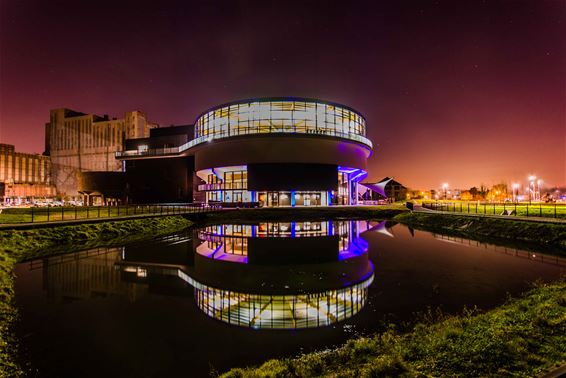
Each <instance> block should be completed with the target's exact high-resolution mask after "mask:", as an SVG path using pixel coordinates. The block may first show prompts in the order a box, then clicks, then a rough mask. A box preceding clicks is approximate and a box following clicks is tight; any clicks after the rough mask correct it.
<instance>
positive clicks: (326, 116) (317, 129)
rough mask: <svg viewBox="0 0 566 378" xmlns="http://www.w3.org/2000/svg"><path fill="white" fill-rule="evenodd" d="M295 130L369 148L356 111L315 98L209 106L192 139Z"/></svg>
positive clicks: (362, 122) (362, 125) (198, 122)
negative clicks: (344, 140) (354, 142)
mask: <svg viewBox="0 0 566 378" xmlns="http://www.w3.org/2000/svg"><path fill="white" fill-rule="evenodd" d="M266 133H295V134H313V135H326V136H333V137H339V138H344V139H350V140H354V141H357V142H360V143H363V144H365V145H367V146H368V147H370V148H372V144H371V141H370V140H369V139H367V138H366V137H365V136H366V121H365V119H364V118H363V117H362V116H361V115H360V114H358V113H356V112H355V111H353V110H351V109H349V108H346V107H342V106H339V105H335V104H327V103H324V102H317V101H315V100H299V99H296V100H295V99H290V100H284V99H281V100H250V101H249V102H241V103H235V104H229V105H225V106H220V107H218V108H215V109H212V110H210V111H208V112H206V113H204V114H203V115H201V116H200V117H199V118H198V119H197V121H196V123H195V139H194V140H213V139H220V138H227V137H232V136H239V135H250V134H266Z"/></svg>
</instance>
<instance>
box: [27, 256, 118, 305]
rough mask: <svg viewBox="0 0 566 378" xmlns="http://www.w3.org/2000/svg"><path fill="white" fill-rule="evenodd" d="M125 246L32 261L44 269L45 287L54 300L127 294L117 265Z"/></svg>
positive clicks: (35, 267) (34, 265)
mask: <svg viewBox="0 0 566 378" xmlns="http://www.w3.org/2000/svg"><path fill="white" fill-rule="evenodd" d="M121 254H122V248H96V249H90V250H86V251H82V252H77V253H73V254H67V255H60V256H54V257H49V258H45V259H41V260H35V261H32V262H31V263H30V268H31V269H39V268H41V269H42V271H43V282H44V285H43V287H44V289H45V290H46V291H47V294H48V296H49V297H50V298H53V299H55V300H74V299H86V298H93V297H101V296H108V295H112V294H119V293H124V292H126V293H128V290H127V287H125V285H121V280H120V271H119V270H116V269H115V266H114V265H115V264H116V262H117V261H119V259H120V255H121Z"/></svg>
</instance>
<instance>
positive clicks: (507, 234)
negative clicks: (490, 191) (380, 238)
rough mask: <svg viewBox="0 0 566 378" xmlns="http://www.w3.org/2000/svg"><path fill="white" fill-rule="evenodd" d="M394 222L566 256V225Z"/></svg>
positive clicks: (427, 217) (434, 219)
mask: <svg viewBox="0 0 566 378" xmlns="http://www.w3.org/2000/svg"><path fill="white" fill-rule="evenodd" d="M393 220H395V221H397V222H400V223H403V224H405V225H407V226H410V227H413V228H417V229H421V230H425V231H431V232H436V233H439V234H446V235H452V236H460V237H463V238H467V239H473V240H479V241H484V242H492V243H496V244H503V245H509V246H513V247H520V248H523V249H532V250H537V251H540V252H543V251H544V252H546V253H552V254H556V255H560V256H566V224H558V223H557V224H554V223H543V222H529V221H523V220H517V219H513V218H506V219H501V218H490V217H476V216H465V215H453V214H434V213H415V212H413V213H408V212H407V213H403V214H399V215H397V216H395V217H394V218H393Z"/></svg>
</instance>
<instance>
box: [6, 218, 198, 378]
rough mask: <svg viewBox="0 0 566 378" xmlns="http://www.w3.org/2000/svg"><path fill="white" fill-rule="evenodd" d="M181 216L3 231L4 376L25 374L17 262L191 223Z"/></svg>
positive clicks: (155, 233) (167, 231)
mask: <svg viewBox="0 0 566 378" xmlns="http://www.w3.org/2000/svg"><path fill="white" fill-rule="evenodd" d="M191 224H192V222H190V221H188V220H186V219H185V218H183V217H181V216H174V217H159V218H145V219H133V220H127V221H113V222H103V223H90V224H79V225H72V226H60V227H46V228H34V229H29V230H3V231H0V240H1V242H0V377H4V376H6V377H17V376H21V375H23V374H22V372H21V370H20V369H19V367H18V366H17V364H16V363H15V362H14V361H15V355H16V353H17V343H16V342H15V339H14V334H13V331H12V326H13V324H14V322H15V320H16V318H17V311H16V309H15V307H14V273H13V268H14V264H16V263H17V262H19V261H22V260H26V259H31V258H36V257H40V256H45V255H46V254H47V251H49V254H54V253H58V252H71V251H73V250H78V249H83V248H88V247H91V246H92V247H94V246H105V245H108V246H110V245H117V244H121V243H128V242H133V241H137V240H144V239H149V238H154V237H156V236H161V235H167V234H171V233H174V232H176V231H180V230H183V229H185V228H187V227H189V226H190V225H191Z"/></svg>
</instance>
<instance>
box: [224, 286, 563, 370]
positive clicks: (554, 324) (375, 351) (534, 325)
mask: <svg viewBox="0 0 566 378" xmlns="http://www.w3.org/2000/svg"><path fill="white" fill-rule="evenodd" d="M565 360H566V283H565V282H559V283H555V284H551V285H544V286H542V285H541V286H538V287H536V288H534V289H533V290H532V291H530V292H529V293H527V294H526V295H525V296H523V297H522V298H519V299H514V300H509V301H508V302H507V303H506V304H505V305H503V306H501V307H498V308H496V309H494V310H491V311H489V312H487V313H484V314H471V313H464V314H462V315H460V316H452V317H447V318H445V319H442V320H440V321H438V322H436V323H431V322H429V323H421V324H418V325H416V326H415V327H414V328H413V329H412V330H411V331H410V332H408V333H404V334H400V333H398V332H396V331H395V330H390V331H387V332H385V333H382V334H379V335H376V336H375V337H372V338H359V339H356V340H351V341H349V342H348V343H346V344H345V345H344V346H342V347H340V348H338V349H334V350H328V351H322V352H318V353H310V354H306V355H303V356H300V357H298V358H295V359H283V360H271V361H268V362H266V363H265V364H263V365H262V366H260V367H258V368H244V369H233V370H231V371H230V372H228V373H226V374H224V375H223V377H320V376H329V377H330V376H331V377H382V376H383V377H386V376H387V377H389V376H405V377H413V376H473V377H478V376H482V377H487V376H492V377H495V376H497V377H500V376H517V377H525V376H537V375H539V374H541V373H542V372H544V371H545V370H547V369H551V368H553V367H556V366H558V365H559V364H561V363H564V362H565Z"/></svg>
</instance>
